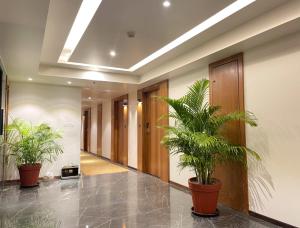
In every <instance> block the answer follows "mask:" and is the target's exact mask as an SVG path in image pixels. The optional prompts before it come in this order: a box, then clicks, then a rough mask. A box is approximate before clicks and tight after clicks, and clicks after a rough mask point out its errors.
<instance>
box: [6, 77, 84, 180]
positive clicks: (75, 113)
mask: <svg viewBox="0 0 300 228" xmlns="http://www.w3.org/2000/svg"><path fill="white" fill-rule="evenodd" d="M9 98H10V100H9V117H10V118H22V119H24V120H27V121H31V122H32V123H33V124H38V123H42V122H45V123H48V124H50V126H51V127H52V128H54V129H56V130H60V131H62V134H63V138H62V140H61V141H60V142H61V144H62V145H63V150H64V153H63V154H62V155H60V156H59V157H58V159H57V160H56V161H55V162H53V163H52V164H49V163H44V164H43V167H42V170H41V173H40V176H60V171H61V168H62V166H64V165H70V164H75V165H80V164H79V163H80V158H79V156H80V124H81V120H80V118H81V117H80V116H81V90H80V89H79V88H71V87H62V86H51V85H40V84H34V83H18V82H12V83H10V97H9ZM7 178H8V179H18V178H19V175H18V172H17V169H16V168H15V167H14V169H11V170H9V172H8V175H7Z"/></svg>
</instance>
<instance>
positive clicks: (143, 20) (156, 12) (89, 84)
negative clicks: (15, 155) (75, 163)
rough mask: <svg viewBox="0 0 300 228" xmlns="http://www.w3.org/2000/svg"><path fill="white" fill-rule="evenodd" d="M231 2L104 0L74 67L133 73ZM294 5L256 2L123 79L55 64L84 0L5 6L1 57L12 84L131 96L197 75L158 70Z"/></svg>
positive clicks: (34, 0) (0, 6)
mask: <svg viewBox="0 0 300 228" xmlns="http://www.w3.org/2000/svg"><path fill="white" fill-rule="evenodd" d="M233 1H234V0H222V1H221V0H185V1H182V0H172V1H171V2H172V5H171V7H170V8H164V7H162V0H126V1H125V0H103V2H102V3H101V5H100V7H99V9H98V11H97V12H96V14H95V16H94V18H93V19H92V21H91V23H90V25H89V27H88V28H87V30H86V32H85V33H84V35H83V37H82V39H81V41H80V42H79V44H78V46H77V48H76V49H75V51H74V53H73V55H72V56H71V59H70V61H72V62H80V63H87V64H99V65H108V66H112V67H125V68H128V67H130V66H131V65H133V64H135V63H137V62H138V61H139V60H141V59H143V58H145V57H146V56H148V55H149V54H151V53H153V52H154V51H156V50H157V49H159V48H161V47H162V46H163V45H165V44H166V43H168V42H170V41H172V40H173V39H175V38H176V37H178V36H179V35H181V34H182V33H184V32H186V31H187V30H189V29H191V28H192V27H193V26H195V25H197V24H199V23H200V22H201V21H203V20H205V19H207V18H208V17H209V16H211V15H212V14H214V13H216V12H217V11H219V10H221V9H222V8H224V7H225V6H227V5H228V4H230V3H232V2H233ZM292 2H296V0H257V1H256V2H255V3H253V4H251V5H250V6H248V7H246V8H244V9H242V10H241V11H239V12H237V13H235V14H234V15H232V16H230V17H229V18H226V19H225V20H223V21H222V22H220V23H218V24H217V25H215V26H213V27H212V28H210V29H208V30H207V31H205V32H203V33H202V34H200V35H198V36H196V37H195V38H193V39H191V40H190V41H188V42H186V43H184V44H182V45H181V46H179V47H177V48H175V49H174V50H172V51H170V52H169V53H167V54H165V55H163V56H161V57H160V58H158V59H157V60H155V61H153V62H151V63H149V64H147V65H146V66H144V67H142V68H141V69H139V70H137V71H136V72H133V73H126V72H125V73H122V72H119V71H111V70H106V71H102V72H97V71H98V70H96V69H93V68H91V67H85V66H72V65H66V64H60V63H57V61H58V58H59V55H60V53H61V51H62V49H63V46H64V43H65V41H66V38H67V36H68V33H69V31H70V28H71V26H72V24H73V22H74V19H75V16H76V14H77V12H78V9H79V7H80V4H81V0H0V56H1V58H2V59H3V62H4V64H5V68H6V70H7V73H8V75H9V79H10V80H14V81H27V79H28V77H32V78H33V82H38V83H48V84H55V85H64V86H70V85H67V81H70V80H71V81H72V85H71V86H79V87H82V88H86V89H84V90H83V99H86V98H87V97H88V96H92V97H94V98H95V99H96V100H101V99H103V98H109V97H115V96H119V95H122V94H124V93H127V92H128V91H130V90H131V89H133V88H135V87H136V86H139V85H138V84H139V83H140V82H146V81H147V80H148V79H147V77H148V75H151V77H150V76H149V77H148V78H149V80H148V81H149V83H150V82H151V81H150V78H151V80H152V79H153V78H154V79H155V80H159V79H160V78H161V77H170V76H171V75H174V74H176V72H177V73H178V72H183V69H184V70H188V69H191V68H190V67H187V66H189V64H186V67H185V66H183V65H182V66H180V69H176V72H175V71H174V69H175V68H174V67H173V68H170V70H167V68H166V67H165V69H163V71H160V70H158V69H162V68H163V67H162V66H163V65H162V64H164V65H166V63H168V64H169V63H176V61H177V59H180V58H179V57H181V56H188V55H187V53H190V52H191V50H196V49H199V48H201V47H205V45H206V44H208V43H209V42H212V41H213V40H215V39H216V38H218V37H221V36H223V35H224V34H227V33H228V32H230V31H232V30H235V29H237V28H240V27H242V26H243V25H244V24H245V25H246V24H247V22H249V21H252V20H254V19H256V18H259V17H260V16H261V15H264V14H266V13H267V12H269V11H271V10H273V9H274V8H275V7H278V6H279V7H281V5H284V4H285V3H287V4H290V3H292ZM287 23H288V21H287ZM297 25H298V24H297ZM285 28H287V29H285V30H284V29H282V28H281V30H278V31H281V32H277V33H271V32H270V33H267V31H256V32H257V34H260V33H261V36H262V38H261V36H260V37H259V39H258V38H257V39H248V40H247V43H246V44H247V45H246V46H247V47H250V46H251V45H254V44H255V45H259V44H260V43H262V42H267V40H271V39H272V38H276V37H279V36H280V35H282V32H283V31H284V33H286V34H288V33H289V32H292V31H296V29H297V26H286V27H285ZM271 29H272V27H270V31H271ZM299 29H300V28H299ZM127 31H135V33H136V37H135V38H128V37H127V36H126V32H127ZM274 34H275V35H274ZM267 38H268V39H267ZM245 42H246V41H245ZM246 46H245V45H244V46H243V45H241V43H240V44H239V45H235V47H238V48H235V49H232V50H235V51H243V50H244V48H246ZM112 49H114V50H115V51H116V52H117V56H116V57H115V58H111V57H110V56H109V51H110V50H112ZM224 50H225V49H224ZM226 50H227V49H226ZM224 53H228V52H224ZM218 56H220V55H218ZM188 58H189V57H186V59H188ZM199 58H200V56H199ZM209 59H210V60H211V59H212V58H209ZM178 61H179V60H178ZM197 64H198V65H197ZM199 64H200V62H199V63H197V62H195V64H194V65H197V66H200V65H201V64H200V65H199ZM194 65H193V68H194V67H195V66H194ZM171 69H172V70H171ZM87 70H88V71H87ZM93 70H96V71H95V72H93ZM160 72H163V73H160ZM168 72H169V73H168ZM86 75H91V77H86ZM153 75H154V76H153ZM93 82H95V83H93ZM87 88H88V89H87Z"/></svg>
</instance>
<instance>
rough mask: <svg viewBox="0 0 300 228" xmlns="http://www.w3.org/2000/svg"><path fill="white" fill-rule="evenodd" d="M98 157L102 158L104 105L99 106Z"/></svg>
mask: <svg viewBox="0 0 300 228" xmlns="http://www.w3.org/2000/svg"><path fill="white" fill-rule="evenodd" d="M97 155H98V156H102V104H98V106H97Z"/></svg>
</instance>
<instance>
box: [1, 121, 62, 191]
mask: <svg viewBox="0 0 300 228" xmlns="http://www.w3.org/2000/svg"><path fill="white" fill-rule="evenodd" d="M5 134H6V141H5V142H4V144H5V146H6V148H7V152H8V156H13V157H15V161H16V164H17V167H18V170H19V174H20V182H21V186H22V187H33V186H37V185H38V178H39V173H40V169H41V166H42V163H43V162H45V161H48V162H52V161H53V160H55V159H56V157H57V156H58V155H59V154H61V153H62V152H63V150H62V146H61V145H60V144H59V143H58V142H57V140H58V139H60V138H62V136H61V134H60V133H59V132H56V131H54V130H52V129H51V127H50V126H49V125H48V124H45V123H42V124H39V125H32V124H30V123H28V122H26V121H24V120H21V119H14V120H13V121H12V122H11V123H10V124H9V125H8V126H7V127H6V129H5Z"/></svg>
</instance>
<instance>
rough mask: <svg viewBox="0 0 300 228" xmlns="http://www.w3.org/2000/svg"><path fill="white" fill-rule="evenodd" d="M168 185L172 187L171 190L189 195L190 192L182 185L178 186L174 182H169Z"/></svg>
mask: <svg viewBox="0 0 300 228" xmlns="http://www.w3.org/2000/svg"><path fill="white" fill-rule="evenodd" d="M169 184H170V185H171V186H172V187H173V188H176V189H178V190H180V191H183V192H186V193H189V194H191V191H190V189H189V188H188V187H186V186H184V185H182V184H178V183H176V182H173V181H169Z"/></svg>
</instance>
